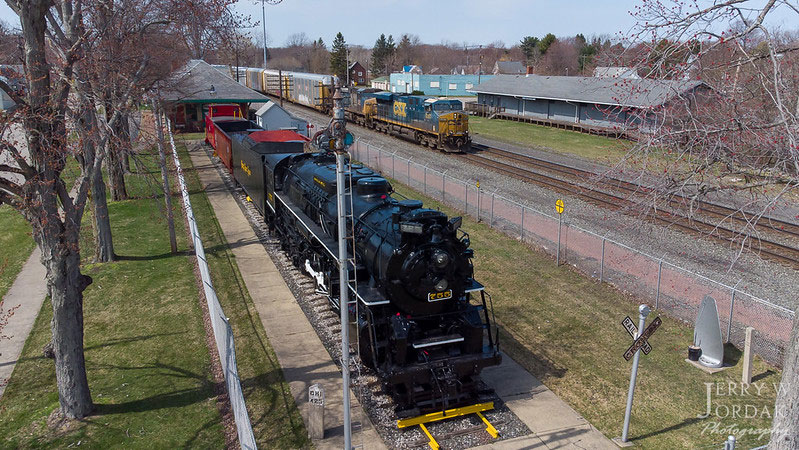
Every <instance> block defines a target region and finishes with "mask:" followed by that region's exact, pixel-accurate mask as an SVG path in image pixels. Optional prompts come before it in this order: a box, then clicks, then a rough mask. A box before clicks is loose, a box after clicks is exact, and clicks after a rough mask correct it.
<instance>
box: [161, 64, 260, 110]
mask: <svg viewBox="0 0 799 450" xmlns="http://www.w3.org/2000/svg"><path fill="white" fill-rule="evenodd" d="M212 88H213V89H212ZM161 98H162V99H163V100H164V101H167V102H175V103H252V102H266V101H268V100H269V99H268V98H267V97H266V96H264V95H262V94H260V93H258V92H255V91H254V90H252V89H250V88H248V87H246V86H243V85H241V84H239V83H237V82H236V80H234V79H232V78H231V77H229V76H227V75H225V74H224V73H222V72H221V71H219V70H217V69H215V68H214V67H213V66H211V65H210V64H208V63H207V62H205V61H203V60H201V59H192V60H189V62H188V63H186V65H185V66H183V67H182V68H180V69H178V70H176V71H175V72H174V73H173V74H172V77H171V85H170V86H168V87H167V88H166V89H164V90H163V91H161Z"/></svg>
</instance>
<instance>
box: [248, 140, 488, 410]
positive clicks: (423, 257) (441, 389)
mask: <svg viewBox="0 0 799 450" xmlns="http://www.w3.org/2000/svg"><path fill="white" fill-rule="evenodd" d="M250 136H252V135H250ZM237 140H240V142H241V145H238V144H234V160H235V161H238V162H236V165H235V168H234V177H235V178H236V180H237V182H238V183H239V184H241V185H242V186H244V188H245V191H247V193H248V195H249V196H250V197H251V198H252V199H253V201H254V202H255V203H256V207H257V208H258V210H259V211H262V213H263V214H264V219H265V221H266V223H267V224H268V226H269V228H270V230H272V231H273V232H275V233H277V235H278V236H279V237H280V241H281V244H282V248H283V250H284V251H285V252H286V253H287V254H288V255H289V256H290V259H291V261H292V263H293V264H294V265H295V266H296V267H298V268H300V269H301V270H304V271H305V272H307V273H308V274H309V275H311V276H312V277H313V279H314V280H315V281H316V284H317V291H319V292H323V293H326V294H327V295H328V298H329V300H330V303H331V305H332V307H333V308H334V309H339V308H340V301H339V298H338V292H339V288H338V285H339V280H338V266H337V264H338V263H337V258H336V252H335V250H334V249H336V248H337V243H336V239H337V235H336V229H337V209H336V197H335V192H336V174H335V156H334V155H333V154H332V153H330V152H320V153H301V152H299V149H297V151H296V152H283V153H273V152H266V151H261V150H258V149H256V148H255V145H254V144H253V142H251V141H249V140H248V139H247V138H239V137H237ZM237 142H238V141H237ZM239 155H240V156H239ZM348 190H349V191H350V193H351V205H350V206H349V207H348V209H349V214H351V217H352V219H351V221H352V222H350V223H348V228H350V229H352V230H353V232H354V239H353V240H352V241H351V243H350V245H349V252H350V255H351V256H352V257H353V258H354V261H355V262H356V263H355V264H354V265H351V266H350V280H354V281H352V282H351V284H350V289H351V291H352V292H353V298H354V299H355V300H354V301H353V302H351V303H350V304H349V305H348V311H349V315H350V323H349V326H350V328H351V330H352V332H351V336H359V339H358V350H359V353H360V355H361V360H362V361H363V362H364V364H366V365H368V366H370V367H372V368H373V369H374V370H375V371H376V372H377V374H378V375H379V376H380V377H381V379H382V380H383V382H384V385H385V387H386V389H387V391H388V392H390V393H391V394H392V396H393V397H394V399H395V402H396V404H397V413H398V415H400V416H401V417H405V416H411V415H417V414H420V413H427V412H432V411H440V410H442V409H448V408H453V407H458V406H463V405H466V404H470V402H474V401H476V400H477V399H478V395H479V394H480V392H479V387H478V379H477V378H478V375H479V373H480V372H481V370H482V369H483V368H484V367H487V366H492V365H498V364H499V363H500V361H501V355H500V353H499V344H498V341H497V335H496V328H495V327H494V326H493V324H492V321H491V319H490V316H491V314H490V308H489V303H490V301H489V299H490V297H487V295H486V294H485V292H484V290H483V286H482V285H480V284H479V283H478V282H477V281H475V280H474V278H473V266H472V261H471V260H472V257H473V251H472V250H471V249H470V248H469V236H468V234H467V233H465V232H464V231H463V230H461V229H460V223H461V219H460V218H459V217H455V218H448V217H447V216H446V215H445V214H444V213H442V212H440V211H437V210H432V209H426V208H423V207H422V203H421V202H419V201H415V200H397V199H395V198H393V197H392V196H391V194H392V188H391V185H390V184H389V182H388V181H387V180H386V179H385V178H383V177H381V176H379V175H378V174H376V173H374V172H373V171H371V170H369V169H368V168H365V167H363V166H359V165H353V166H352V167H351V178H350V181H349V188H348Z"/></svg>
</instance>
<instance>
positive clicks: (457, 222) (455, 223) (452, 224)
mask: <svg viewBox="0 0 799 450" xmlns="http://www.w3.org/2000/svg"><path fill="white" fill-rule="evenodd" d="M462 224H463V217H461V216H458V217H453V218H451V219H449V228H450V229H451V230H452V231H455V230H457V229H458V228H460V227H461V225H462Z"/></svg>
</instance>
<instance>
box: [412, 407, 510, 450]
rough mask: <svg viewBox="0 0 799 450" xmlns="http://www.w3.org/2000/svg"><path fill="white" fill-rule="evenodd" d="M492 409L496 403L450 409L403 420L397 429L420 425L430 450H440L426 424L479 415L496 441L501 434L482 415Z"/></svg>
mask: <svg viewBox="0 0 799 450" xmlns="http://www.w3.org/2000/svg"><path fill="white" fill-rule="evenodd" d="M492 409H494V402H487V403H478V404H476V405H471V406H464V407H462V408H454V409H448V410H446V411H439V412H434V413H430V414H425V415H423V416H418V417H411V418H408V419H401V420H398V421H397V428H407V427H412V426H414V425H419V428H421V429H422V431H423V432H424V434H425V435H427V439H429V440H430V442H428V444H427V445H429V446H430V448H432V449H433V450H438V449H440V448H441V446H439V445H438V442H436V440H435V438H434V437H433V435H432V434H430V431H429V430H428V429H427V427H426V426H424V425H425V424H426V423H431V422H438V421H439V420H446V419H452V418H454V417H460V416H466V415H469V414H477V416H478V417H479V418H480V420H482V421H483V423H484V424H486V431H487V432H488V434H490V435H491V437H493V438H494V439H496V438H497V437H499V432H498V431H497V429H496V428H494V426H493V425H491V422H489V421H488V419H486V418H485V416H484V415H483V414H482V413H483V411H489V410H492Z"/></svg>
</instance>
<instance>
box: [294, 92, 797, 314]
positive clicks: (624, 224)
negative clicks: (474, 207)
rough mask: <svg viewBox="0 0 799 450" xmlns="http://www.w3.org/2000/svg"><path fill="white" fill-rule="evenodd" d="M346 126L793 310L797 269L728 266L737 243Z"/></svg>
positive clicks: (749, 261) (318, 120)
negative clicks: (560, 204)
mask: <svg viewBox="0 0 799 450" xmlns="http://www.w3.org/2000/svg"><path fill="white" fill-rule="evenodd" d="M285 107H286V109H287V110H289V111H291V112H292V113H293V114H295V115H298V116H300V117H302V118H305V119H307V120H309V122H310V123H313V124H314V125H316V127H317V128H316V129H317V130H318V129H319V127H323V126H325V125H326V124H327V122H328V121H329V118H328V117H326V116H324V115H322V114H319V113H316V112H313V111H310V110H309V109H307V108H303V107H299V106H296V105H290V104H286V106H285ZM349 127H350V131H351V132H352V133H353V134H354V135H355V137H356V138H359V139H361V141H366V142H368V143H370V144H372V145H375V146H378V147H382V148H384V149H386V150H390V151H392V152H396V154H397V155H398V156H402V157H404V158H410V159H411V160H412V161H414V162H416V163H419V164H424V165H427V166H428V167H430V168H433V169H435V170H438V171H442V172H446V173H447V175H449V176H452V177H455V178H459V179H462V180H466V181H477V180H478V179H479V180H480V184H481V188H483V189H486V190H487V191H496V193H497V194H498V195H502V196H505V197H507V198H509V199H511V200H514V201H516V202H519V203H521V204H524V205H526V206H528V207H530V208H533V209H537V210H539V211H547V212H549V211H552V210H553V209H554V206H553V205H554V203H555V200H556V199H557V198H561V197H563V199H564V201H565V202H566V205H567V208H568V216H567V218H566V221H568V222H569V223H571V224H573V225H576V226H579V227H581V228H584V229H588V230H591V231H593V232H595V233H597V234H600V235H606V236H607V237H608V238H610V239H613V240H616V241H618V242H622V243H625V244H626V245H628V246H630V247H632V248H635V249H638V250H640V251H642V252H644V253H647V254H650V255H654V256H657V257H662V258H663V259H665V260H668V261H670V262H672V263H673V264H675V265H678V266H681V267H683V268H685V269H687V270H689V271H690V272H693V273H696V274H700V275H703V276H705V277H708V278H710V279H713V280H716V281H719V282H721V283H724V284H727V285H730V286H733V285H736V284H738V288H739V290H741V291H744V292H746V293H748V294H751V295H754V296H757V297H760V298H761V299H763V300H767V301H770V302H772V303H775V304H778V305H781V306H783V307H786V308H789V309H792V310H794V309H796V308H797V306H799V293H798V292H797V290H796V288H795V286H797V285H799V272H797V271H796V270H793V269H790V268H787V267H785V266H782V265H779V264H775V263H771V262H769V261H764V260H762V259H760V258H758V257H757V256H755V255H753V254H752V253H751V252H744V253H743V254H741V255H740V257H738V258H737V262H736V263H735V265H734V266H733V267H732V268H731V267H730V266H731V263H732V262H733V261H736V257H737V256H738V253H739V251H740V249H739V248H737V247H731V246H725V245H723V244H720V243H718V242H716V241H712V240H709V239H697V238H696V237H694V236H688V235H686V234H684V233H681V232H679V231H676V230H673V229H669V228H665V227H663V226H659V225H655V224H652V223H649V222H647V221H644V220H641V219H639V218H636V217H633V216H630V215H625V214H622V213H620V212H612V211H608V210H605V209H603V208H600V207H597V206H595V205H592V204H589V203H586V202H583V201H581V200H580V199H577V198H569V196H563V195H562V194H557V193H554V192H552V191H549V190H546V189H544V188H541V187H538V186H535V185H531V184H528V183H524V182H522V181H518V180H515V179H511V178H509V177H506V176H502V175H499V174H496V173H493V172H489V171H486V170H485V169H481V168H477V167H474V166H472V165H469V164H463V162H462V161H460V160H456V158H453V157H452V155H447V154H444V153H440V152H438V151H433V150H430V149H427V148H425V147H422V146H419V145H416V144H414V143H412V142H409V141H406V140H403V139H397V138H395V137H390V136H387V135H384V134H381V133H377V132H374V131H371V130H367V129H365V128H362V127H358V126H354V125H350V126H349ZM475 141H476V142H480V143H484V144H487V145H492V146H496V147H498V148H503V149H507V150H512V151H517V152H519V153H526V154H531V155H535V156H538V157H547V158H549V159H552V160H554V161H557V162H563V163H567V164H571V165H573V166H576V167H580V168H586V169H588V168H594V169H601V166H598V165H596V164H594V163H592V162H587V161H583V160H579V159H576V158H571V157H568V156H565V155H556V154H551V153H548V152H544V151H542V150H540V149H525V148H522V147H518V146H511V145H508V144H502V143H498V142H493V141H490V140H487V139H484V138H480V137H477V138H476V139H475ZM789 214H791V213H789ZM739 280H740V282H739Z"/></svg>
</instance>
